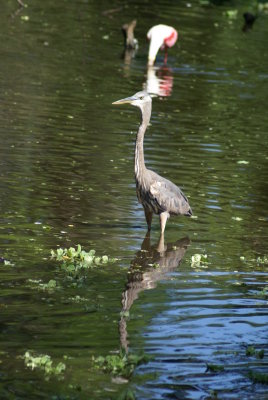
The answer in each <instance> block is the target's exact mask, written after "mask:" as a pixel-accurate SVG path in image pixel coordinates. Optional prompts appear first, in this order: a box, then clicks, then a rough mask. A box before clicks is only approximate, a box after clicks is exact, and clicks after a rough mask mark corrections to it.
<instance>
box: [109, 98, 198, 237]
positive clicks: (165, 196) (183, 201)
mask: <svg viewBox="0 0 268 400" xmlns="http://www.w3.org/2000/svg"><path fill="white" fill-rule="evenodd" d="M124 103H130V104H132V105H134V106H136V107H139V108H140V110H141V116H142V119H141V124H140V126H139V130H138V132H137V138H136V147H135V180H136V190H137V197H138V200H139V202H140V203H141V204H142V205H143V208H144V211H145V217H146V221H147V225H148V230H150V229H151V221H152V215H153V214H157V215H159V216H160V224H161V233H164V230H165V224H166V221H167V219H168V218H169V216H170V215H186V216H191V215H192V210H191V207H190V205H189V202H188V199H187V197H186V196H185V195H184V194H183V192H182V191H181V189H180V188H179V187H178V186H176V185H174V183H172V182H170V181H169V180H168V179H165V178H163V177H162V176H160V175H158V174H157V173H155V172H154V171H151V170H149V169H147V168H146V166H145V163H144V152H143V139H144V134H145V131H146V128H147V126H148V124H149V121H150V117H151V110H152V99H151V97H150V96H149V94H148V93H147V92H145V91H142V92H138V93H136V94H135V95H134V96H132V97H127V98H125V99H122V100H118V101H116V102H115V103H113V104H124Z"/></svg>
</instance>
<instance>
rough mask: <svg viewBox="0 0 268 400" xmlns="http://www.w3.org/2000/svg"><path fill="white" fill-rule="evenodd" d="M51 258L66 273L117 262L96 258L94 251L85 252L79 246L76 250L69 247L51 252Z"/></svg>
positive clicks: (100, 257) (111, 259) (105, 256)
mask: <svg viewBox="0 0 268 400" xmlns="http://www.w3.org/2000/svg"><path fill="white" fill-rule="evenodd" d="M51 258H52V259H54V260H56V261H59V262H60V263H61V266H62V268H63V269H64V270H65V271H66V272H68V273H77V272H79V271H81V270H85V269H90V268H94V267H98V266H102V265H106V264H109V263H114V262H115V261H116V260H117V259H116V258H112V257H109V256H107V255H104V256H97V255H96V252H95V250H90V251H88V252H87V251H85V250H83V249H82V246H81V245H80V244H79V245H78V246H77V249H75V248H74V247H70V248H69V249H62V248H59V249H57V250H51Z"/></svg>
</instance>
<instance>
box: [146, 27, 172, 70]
mask: <svg viewBox="0 0 268 400" xmlns="http://www.w3.org/2000/svg"><path fill="white" fill-rule="evenodd" d="M147 38H148V39H149V40H150V47H149V54H148V65H154V62H155V58H156V55H157V53H158V50H159V49H160V48H161V50H165V61H164V62H165V63H166V62H167V49H168V48H169V47H172V46H174V44H175V43H176V41H177V38H178V32H177V31H176V29H174V28H173V27H172V26H168V25H162V24H160V25H155V26H153V27H152V28H151V29H150V30H149V31H148V32H147Z"/></svg>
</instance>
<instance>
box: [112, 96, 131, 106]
mask: <svg viewBox="0 0 268 400" xmlns="http://www.w3.org/2000/svg"><path fill="white" fill-rule="evenodd" d="M134 100H137V99H136V97H135V96H131V97H126V98H125V99H121V100H117V101H114V102H113V103H112V104H116V105H118V104H131V103H132V102H133V101H134Z"/></svg>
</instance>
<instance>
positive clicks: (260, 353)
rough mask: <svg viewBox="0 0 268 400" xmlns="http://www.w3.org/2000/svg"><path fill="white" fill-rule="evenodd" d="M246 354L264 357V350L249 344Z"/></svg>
mask: <svg viewBox="0 0 268 400" xmlns="http://www.w3.org/2000/svg"><path fill="white" fill-rule="evenodd" d="M246 356H249V357H257V358H261V359H262V358H263V357H264V350H263V349H262V350H256V349H255V347H254V346H248V347H247V348H246Z"/></svg>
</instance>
